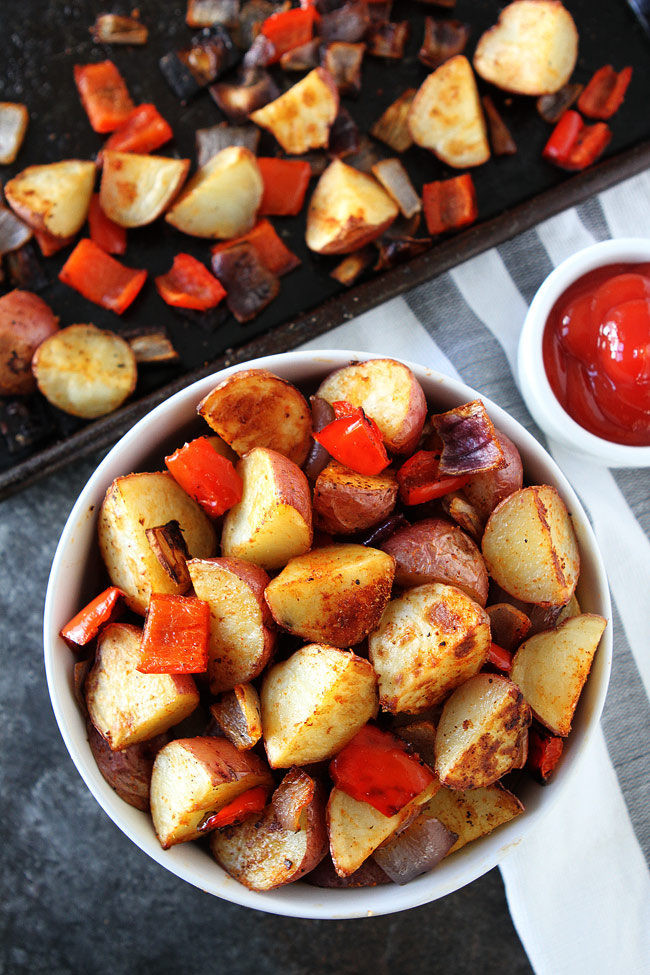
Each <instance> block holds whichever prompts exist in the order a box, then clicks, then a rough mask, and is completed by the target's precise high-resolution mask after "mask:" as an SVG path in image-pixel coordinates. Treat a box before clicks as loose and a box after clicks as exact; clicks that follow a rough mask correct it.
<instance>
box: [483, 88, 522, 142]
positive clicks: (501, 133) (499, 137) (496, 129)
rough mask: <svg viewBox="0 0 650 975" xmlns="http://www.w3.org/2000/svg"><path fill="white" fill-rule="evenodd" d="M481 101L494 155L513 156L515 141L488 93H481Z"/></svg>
mask: <svg viewBox="0 0 650 975" xmlns="http://www.w3.org/2000/svg"><path fill="white" fill-rule="evenodd" d="M482 102H483V110H484V112H485V117H486V119H487V124H488V131H489V133H490V145H491V146H492V152H493V153H494V155H495V156H514V155H515V153H516V152H517V143H516V142H515V140H514V139H513V138H512V135H511V133H510V129H509V128H508V126H507V125H506V123H505V122H504V121H503V119H502V118H501V116H500V114H499V112H498V109H497V107H496V105H495V104H494V102H493V101H492V99H491V98H490V96H489V95H483V98H482Z"/></svg>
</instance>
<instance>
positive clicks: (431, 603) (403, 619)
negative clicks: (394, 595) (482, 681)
mask: <svg viewBox="0 0 650 975" xmlns="http://www.w3.org/2000/svg"><path fill="white" fill-rule="evenodd" d="M489 649H490V621H489V619H488V616H487V613H486V612H485V610H484V609H482V608H481V606H479V605H478V603H476V602H474V600H473V599H470V598H469V596H467V595H466V593H464V592H461V590H460V589H456V588H455V587H453V586H445V585H443V584H442V583H438V582H435V583H429V584H428V585H425V586H418V587H417V588H416V589H409V590H408V591H407V592H405V593H404V595H402V596H400V597H399V598H398V599H393V600H391V602H389V603H388V606H387V607H386V609H385V611H384V615H383V616H382V618H381V621H380V623H379V626H378V627H377V629H376V630H375V631H374V632H373V633H371V634H370V637H369V638H368V651H369V656H370V660H371V662H372V665H373V667H374V668H375V670H376V672H377V676H378V678H379V700H380V703H381V706H382V708H383V709H384V710H385V711H391V712H392V713H396V712H399V711H407V712H409V713H412V714H413V713H415V714H416V713H418V712H419V711H423V710H424V709H425V708H429V707H431V706H432V705H434V704H437V703H438V702H439V701H442V700H443V699H444V698H445V697H446V696H447V694H449V692H450V691H452V690H453V689H454V688H455V687H458V685H459V684H462V683H463V681H465V680H467V678H468V677H472V676H473V675H474V674H475V673H476V672H477V671H478V670H479V669H480V668H481V667H482V666H483V663H484V661H485V659H486V657H487V654H488V651H489Z"/></svg>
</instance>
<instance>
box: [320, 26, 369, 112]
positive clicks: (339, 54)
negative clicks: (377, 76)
mask: <svg viewBox="0 0 650 975" xmlns="http://www.w3.org/2000/svg"><path fill="white" fill-rule="evenodd" d="M365 50H366V45H365V44H348V42H347V41H334V42H333V43H332V44H328V45H327V47H326V48H325V51H324V53H323V67H324V68H325V69H326V70H327V71H329V73H330V74H331V75H332V77H333V78H334V81H335V83H336V87H337V88H338V90H339V92H340V93H341V95H351V96H353V97H355V98H356V96H357V95H358V94H359V92H360V91H361V65H362V63H363V55H364V52H365ZM334 124H336V123H334Z"/></svg>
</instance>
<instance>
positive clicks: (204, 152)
mask: <svg viewBox="0 0 650 975" xmlns="http://www.w3.org/2000/svg"><path fill="white" fill-rule="evenodd" d="M260 134H261V133H260V130H259V129H258V128H257V126H256V125H228V123H227V122H220V123H219V124H218V125H213V126H211V127H210V128H209V129H197V130H196V136H195V138H196V164H197V166H203V165H205V163H207V162H208V160H210V159H212V157H213V156H216V154H217V153H218V152H221V150H222V149H226V148H227V147H228V146H244V147H245V148H246V149H250V151H251V152H252V153H253V155H255V154H256V153H257V147H258V145H259V141H260Z"/></svg>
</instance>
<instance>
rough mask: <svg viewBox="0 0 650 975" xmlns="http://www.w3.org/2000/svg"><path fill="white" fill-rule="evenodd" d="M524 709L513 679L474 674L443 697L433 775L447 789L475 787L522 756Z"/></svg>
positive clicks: (514, 764)
mask: <svg viewBox="0 0 650 975" xmlns="http://www.w3.org/2000/svg"><path fill="white" fill-rule="evenodd" d="M530 722H531V712H530V707H529V706H528V704H527V703H526V701H525V700H524V696H523V694H522V693H521V691H520V689H519V688H518V687H517V685H516V684H515V683H513V681H511V680H508V678H507V677H502V676H501V675H500V674H477V675H476V676H475V677H470V679H469V680H467V681H465V683H464V684H461V686H460V687H458V688H456V690H455V691H454V693H453V694H452V695H451V697H449V698H448V699H447V701H446V702H445V706H444V707H443V709H442V714H441V715H440V721H439V722H438V727H437V729H436V773H437V774H438V777H439V779H440V781H441V782H442V784H443V785H446V786H447V787H448V788H450V789H480V788H485V787H486V786H488V785H492V784H493V783H494V782H496V781H497V779H500V778H501V776H502V775H505V774H506V773H507V772H510V771H512V769H517V768H523V766H524V765H525V763H526V756H527V754H528V726H529V725H530Z"/></svg>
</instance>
